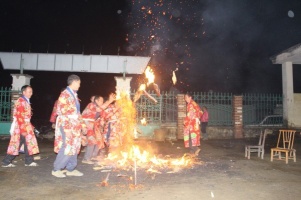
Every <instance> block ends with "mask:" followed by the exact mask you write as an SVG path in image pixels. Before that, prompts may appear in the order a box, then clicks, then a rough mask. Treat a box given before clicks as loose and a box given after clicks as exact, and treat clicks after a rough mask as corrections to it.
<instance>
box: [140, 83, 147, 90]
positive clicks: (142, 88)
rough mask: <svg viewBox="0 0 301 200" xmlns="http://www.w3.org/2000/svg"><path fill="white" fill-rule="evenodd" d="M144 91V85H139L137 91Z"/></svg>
mask: <svg viewBox="0 0 301 200" xmlns="http://www.w3.org/2000/svg"><path fill="white" fill-rule="evenodd" d="M145 89H146V85H145V84H141V85H140V86H139V89H138V91H143V90H145Z"/></svg>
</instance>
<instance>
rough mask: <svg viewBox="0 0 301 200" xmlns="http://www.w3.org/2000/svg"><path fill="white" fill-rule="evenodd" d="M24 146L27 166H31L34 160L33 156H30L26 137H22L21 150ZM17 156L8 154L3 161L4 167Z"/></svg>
mask: <svg viewBox="0 0 301 200" xmlns="http://www.w3.org/2000/svg"><path fill="white" fill-rule="evenodd" d="M23 144H24V154H25V164H27V165H29V164H31V163H32V162H33V161H34V159H33V156H32V155H29V154H28V149H27V144H26V140H25V137H24V136H23V135H20V146H19V149H20V147H21V146H22V145H23ZM15 157H16V156H14V155H9V154H7V155H6V156H5V157H4V159H3V160H2V163H3V164H4V165H9V164H10V163H11V162H12V161H13V159H15Z"/></svg>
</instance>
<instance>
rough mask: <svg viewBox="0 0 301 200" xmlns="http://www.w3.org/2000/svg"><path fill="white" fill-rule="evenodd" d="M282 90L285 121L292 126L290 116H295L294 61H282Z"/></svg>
mask: <svg viewBox="0 0 301 200" xmlns="http://www.w3.org/2000/svg"><path fill="white" fill-rule="evenodd" d="M282 91H283V123H284V125H286V126H288V127H290V124H292V122H291V120H290V116H293V109H292V108H293V107H294V84H293V64H292V62H285V63H282Z"/></svg>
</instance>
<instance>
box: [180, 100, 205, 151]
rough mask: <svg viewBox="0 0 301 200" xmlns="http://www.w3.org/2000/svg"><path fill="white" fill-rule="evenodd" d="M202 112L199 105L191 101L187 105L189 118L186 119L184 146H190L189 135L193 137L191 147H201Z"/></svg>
mask: <svg viewBox="0 0 301 200" xmlns="http://www.w3.org/2000/svg"><path fill="white" fill-rule="evenodd" d="M201 115H202V111H201V109H200V107H199V105H198V104H197V103H196V102H195V101H193V100H191V101H190V102H189V103H188V104H187V116H186V117H185V119H184V146H185V147H190V146H189V134H190V137H191V143H192V144H191V145H192V146H193V147H197V146H200V138H201V134H200V124H199V123H198V122H199V119H200V118H201Z"/></svg>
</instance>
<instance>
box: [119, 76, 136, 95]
mask: <svg viewBox="0 0 301 200" xmlns="http://www.w3.org/2000/svg"><path fill="white" fill-rule="evenodd" d="M115 80H116V95H117V98H118V97H120V94H122V93H123V94H127V95H128V97H130V92H131V80H132V77H125V78H124V77H117V76H115Z"/></svg>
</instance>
